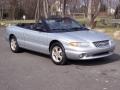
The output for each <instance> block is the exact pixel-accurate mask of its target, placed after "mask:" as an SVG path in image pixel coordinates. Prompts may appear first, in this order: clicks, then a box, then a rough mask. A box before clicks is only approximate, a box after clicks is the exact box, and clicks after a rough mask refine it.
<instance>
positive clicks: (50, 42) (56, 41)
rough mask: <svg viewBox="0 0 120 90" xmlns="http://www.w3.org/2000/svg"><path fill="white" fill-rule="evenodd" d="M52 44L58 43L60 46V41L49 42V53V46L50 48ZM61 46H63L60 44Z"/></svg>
mask: <svg viewBox="0 0 120 90" xmlns="http://www.w3.org/2000/svg"><path fill="white" fill-rule="evenodd" d="M54 43H60V44H62V43H61V42H60V41H58V40H52V41H51V42H50V44H49V51H50V48H51V46H52V44H54ZM62 45H63V44H62Z"/></svg>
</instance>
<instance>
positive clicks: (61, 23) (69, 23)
mask: <svg viewBox="0 0 120 90" xmlns="http://www.w3.org/2000/svg"><path fill="white" fill-rule="evenodd" d="M46 23H47V25H48V26H49V28H50V29H51V30H52V31H79V30H80V29H81V28H82V26H81V25H80V24H79V23H78V22H76V21H74V20H72V19H70V18H62V19H48V20H46Z"/></svg>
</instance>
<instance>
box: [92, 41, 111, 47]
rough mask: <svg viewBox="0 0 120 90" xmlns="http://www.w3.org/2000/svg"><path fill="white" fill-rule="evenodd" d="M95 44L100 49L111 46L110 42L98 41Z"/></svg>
mask: <svg viewBox="0 0 120 90" xmlns="http://www.w3.org/2000/svg"><path fill="white" fill-rule="evenodd" d="M93 44H94V45H95V46H96V47H98V48H101V47H106V46H109V40H104V41H97V42H93Z"/></svg>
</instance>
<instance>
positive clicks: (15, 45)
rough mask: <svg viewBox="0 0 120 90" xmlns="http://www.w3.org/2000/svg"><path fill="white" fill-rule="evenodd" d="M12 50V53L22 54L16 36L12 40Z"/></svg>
mask: <svg viewBox="0 0 120 90" xmlns="http://www.w3.org/2000/svg"><path fill="white" fill-rule="evenodd" d="M10 48H11V51H12V52H14V53H19V52H20V47H19V45H18V42H17V39H16V37H15V36H12V37H11V38H10Z"/></svg>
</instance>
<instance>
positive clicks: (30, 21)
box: [0, 20, 35, 25]
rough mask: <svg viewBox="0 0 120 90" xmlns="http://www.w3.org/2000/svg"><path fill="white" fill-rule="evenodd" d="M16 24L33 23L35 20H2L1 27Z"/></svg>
mask: <svg viewBox="0 0 120 90" xmlns="http://www.w3.org/2000/svg"><path fill="white" fill-rule="evenodd" d="M17 23H35V20H2V21H0V24H1V25H9V24H17Z"/></svg>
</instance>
